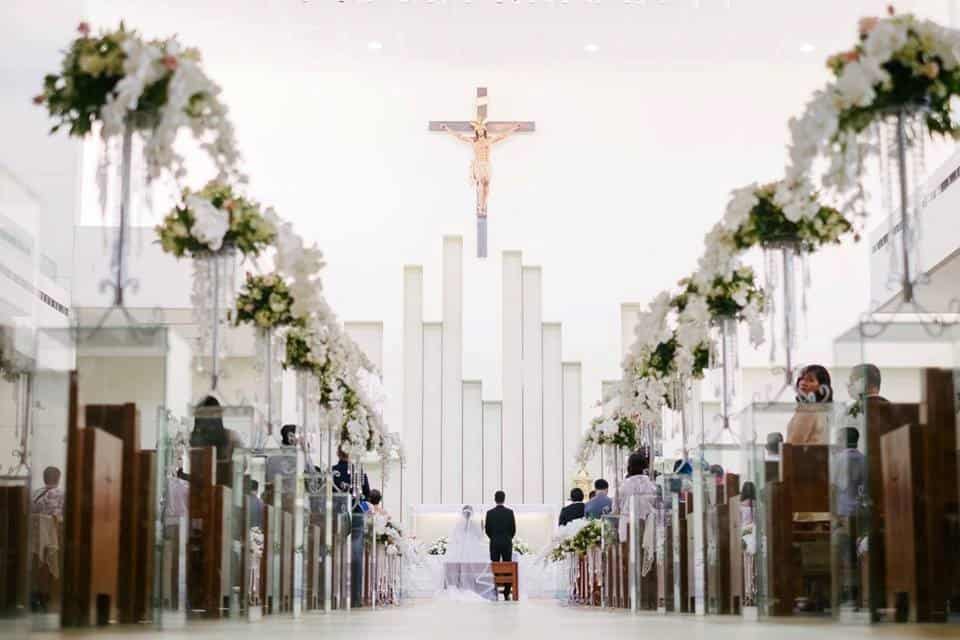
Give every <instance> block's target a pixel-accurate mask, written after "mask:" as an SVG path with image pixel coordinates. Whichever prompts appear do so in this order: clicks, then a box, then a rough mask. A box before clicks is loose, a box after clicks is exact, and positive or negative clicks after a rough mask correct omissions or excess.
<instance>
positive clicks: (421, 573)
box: [403, 555, 566, 600]
mask: <svg viewBox="0 0 960 640" xmlns="http://www.w3.org/2000/svg"><path fill="white" fill-rule="evenodd" d="M517 562H518V564H519V571H520V575H519V580H520V599H521V600H526V599H527V598H555V597H558V596H559V595H563V594H566V582H565V581H566V573H564V571H563V564H562V563H559V564H555V563H550V564H547V565H546V566H544V565H543V564H542V563H540V562H538V561H537V559H536V558H534V557H533V556H529V555H528V556H521V557H520V558H519V560H518V561H517ZM442 589H443V556H426V557H425V558H424V560H423V562H422V564H420V565H419V566H416V565H413V566H411V565H407V567H406V568H405V570H404V574H403V592H404V597H409V598H432V597H434V596H435V595H436V594H437V593H438V592H439V591H441V590H442Z"/></svg>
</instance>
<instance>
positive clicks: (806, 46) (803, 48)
mask: <svg viewBox="0 0 960 640" xmlns="http://www.w3.org/2000/svg"><path fill="white" fill-rule="evenodd" d="M815 50H816V47H815V46H813V45H812V44H810V43H809V42H804V43H803V44H802V45H800V53H813V52H814V51H815Z"/></svg>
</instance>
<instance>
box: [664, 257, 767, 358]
mask: <svg viewBox="0 0 960 640" xmlns="http://www.w3.org/2000/svg"><path fill="white" fill-rule="evenodd" d="M702 265H703V262H702V261H701V266H702ZM680 286H681V292H680V293H679V294H678V295H677V296H676V297H675V298H674V299H673V305H674V307H676V308H677V310H678V314H677V315H678V321H677V342H678V343H679V344H680V346H681V347H682V351H684V352H687V353H689V352H690V350H691V346H694V347H695V346H697V345H699V344H701V343H702V342H704V341H705V340H707V339H708V338H707V335H706V332H707V331H708V327H709V326H710V324H711V322H712V321H714V320H717V319H720V318H735V319H736V320H739V321H743V322H746V323H747V324H748V326H749V328H750V342H751V343H752V344H753V345H754V346H755V347H758V346H760V345H761V344H763V340H764V329H763V314H764V311H765V310H766V297H765V294H764V291H763V289H761V288H760V287H759V285H758V284H757V277H756V274H755V273H754V271H753V268H752V267H749V266H745V265H742V264H740V263H739V262H737V261H735V260H731V261H730V262H729V263H728V267H727V268H724V269H723V270H721V271H713V270H707V269H705V268H701V269H700V270H699V271H697V272H696V273H694V274H693V275H692V276H690V277H689V278H685V279H683V280H681V281H680Z"/></svg>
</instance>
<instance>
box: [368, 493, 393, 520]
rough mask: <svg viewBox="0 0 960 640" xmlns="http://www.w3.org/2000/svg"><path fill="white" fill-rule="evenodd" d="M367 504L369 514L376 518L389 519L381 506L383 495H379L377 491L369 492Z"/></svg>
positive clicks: (388, 515)
mask: <svg viewBox="0 0 960 640" xmlns="http://www.w3.org/2000/svg"><path fill="white" fill-rule="evenodd" d="M368 502H369V503H370V513H373V514H374V515H378V516H387V517H388V518H389V517H390V514H389V513H387V510H386V509H385V508H384V506H383V494H382V493H380V490H379V489H371V490H370V497H369V499H368Z"/></svg>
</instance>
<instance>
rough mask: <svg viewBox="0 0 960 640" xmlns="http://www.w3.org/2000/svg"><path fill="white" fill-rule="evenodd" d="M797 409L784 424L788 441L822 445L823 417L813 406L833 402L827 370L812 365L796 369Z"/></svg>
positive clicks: (821, 412)
mask: <svg viewBox="0 0 960 640" xmlns="http://www.w3.org/2000/svg"><path fill="white" fill-rule="evenodd" d="M796 391H797V409H796V412H795V413H794V414H793V417H792V418H791V419H790V423H789V424H788V425H787V442H788V443H789V444H826V443H827V438H826V432H827V424H826V423H827V416H826V413H825V412H824V411H822V409H821V408H820V407H818V406H817V405H821V404H824V403H829V402H833V389H832V387H831V386H830V372H829V371H827V369H826V368H825V367H822V366H820V365H818V364H812V365H810V366H807V367H804V368H803V369H802V370H801V371H800V376H799V378H798V379H797V383H796Z"/></svg>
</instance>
